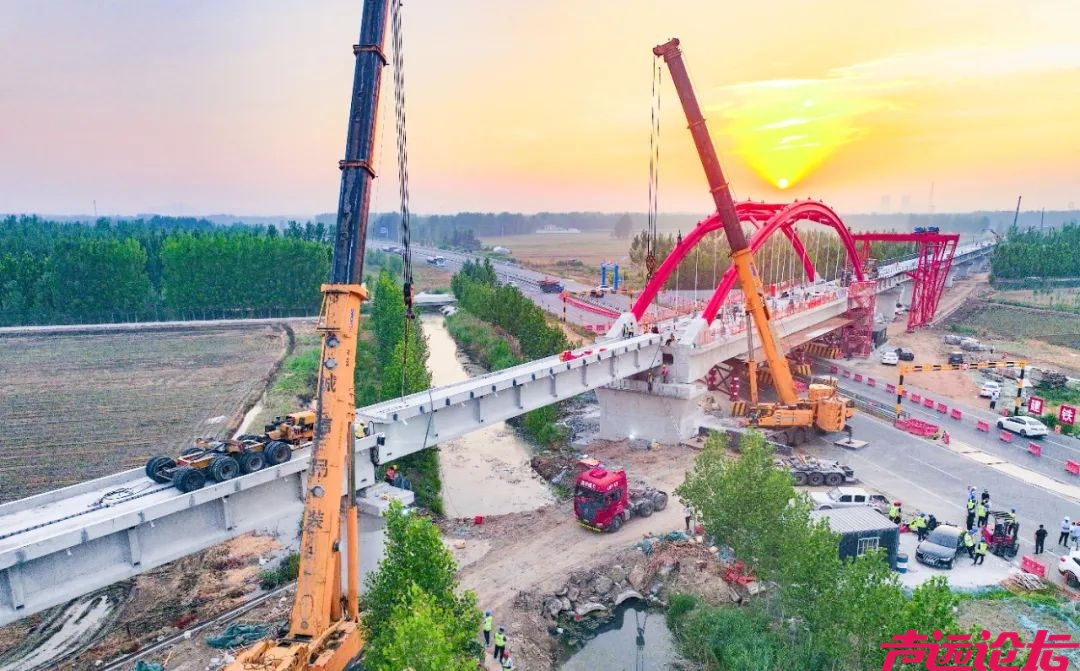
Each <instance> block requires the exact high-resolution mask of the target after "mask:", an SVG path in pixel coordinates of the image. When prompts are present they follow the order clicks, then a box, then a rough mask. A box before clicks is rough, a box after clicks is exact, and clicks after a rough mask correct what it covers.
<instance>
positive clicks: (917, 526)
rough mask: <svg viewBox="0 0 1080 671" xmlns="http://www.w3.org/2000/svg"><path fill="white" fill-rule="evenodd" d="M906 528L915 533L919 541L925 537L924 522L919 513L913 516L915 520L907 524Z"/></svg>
mask: <svg viewBox="0 0 1080 671" xmlns="http://www.w3.org/2000/svg"><path fill="white" fill-rule="evenodd" d="M908 527H909V528H910V529H911V530H912V531H914V532H915V535H916V536H918V537H919V540H922V539H923V538H925V537H926V520H925V519H924V518H923V514H922V513H921V512H920V513H919V514H918V515H916V516H915V519H913V520H911V522H910V523H908Z"/></svg>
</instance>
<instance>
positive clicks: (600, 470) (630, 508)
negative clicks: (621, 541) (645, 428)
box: [574, 465, 668, 533]
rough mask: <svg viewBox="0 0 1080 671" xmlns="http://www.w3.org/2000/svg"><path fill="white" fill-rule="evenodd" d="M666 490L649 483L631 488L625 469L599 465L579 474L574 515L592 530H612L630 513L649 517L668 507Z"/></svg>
mask: <svg viewBox="0 0 1080 671" xmlns="http://www.w3.org/2000/svg"><path fill="white" fill-rule="evenodd" d="M667 502H668V495H667V492H664V491H661V490H659V489H654V488H652V487H640V488H631V487H630V486H629V484H628V483H627V480H626V471H623V470H618V471H613V470H609V469H607V468H604V467H603V466H602V465H601V466H595V467H593V468H589V469H588V470H585V471H583V472H581V473H579V474H578V476H577V482H576V484H575V487H574V516H575V517H577V520H578V522H579V523H580V524H581V525H582V526H584V527H586V528H588V529H592V530H593V531H604V532H609V533H614V532H616V531H618V530H619V529H621V528H622V525H623V524H624V523H626V522H628V521H629V520H630V518H631V517H648V516H649V515H652V514H653V513H654V512H655V511H658V510H663V509H664V508H666V507H667Z"/></svg>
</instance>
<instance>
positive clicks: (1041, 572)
mask: <svg viewBox="0 0 1080 671" xmlns="http://www.w3.org/2000/svg"><path fill="white" fill-rule="evenodd" d="M1020 570H1021V571H1026V572H1027V573H1030V574H1032V575H1037V576H1039V577H1040V578H1046V564H1043V563H1042V562H1037V561H1035V560H1034V559H1032V558H1031V557H1026V556H1025V557H1023V558H1021V559H1020Z"/></svg>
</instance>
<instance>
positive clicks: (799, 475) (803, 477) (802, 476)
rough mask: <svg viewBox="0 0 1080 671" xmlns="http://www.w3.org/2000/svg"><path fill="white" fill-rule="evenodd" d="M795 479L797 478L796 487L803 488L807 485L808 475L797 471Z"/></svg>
mask: <svg viewBox="0 0 1080 671" xmlns="http://www.w3.org/2000/svg"><path fill="white" fill-rule="evenodd" d="M793 477H794V478H795V486H796V487H802V486H803V485H805V484H806V473H803V472H802V471H796V472H795V474H794V476H793Z"/></svg>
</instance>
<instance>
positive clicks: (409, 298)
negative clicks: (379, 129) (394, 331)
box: [390, 0, 416, 396]
mask: <svg viewBox="0 0 1080 671" xmlns="http://www.w3.org/2000/svg"><path fill="white" fill-rule="evenodd" d="M390 13H391V16H390V23H391V26H392V28H391V31H392V33H393V41H394V44H393V46H394V112H395V120H396V122H397V160H398V164H397V168H398V197H399V199H400V201H401V246H402V252H401V260H402V262H403V263H402V293H403V294H404V297H405V334H404V342H403V343H402V345H403V349H402V353H401V395H402V396H405V381H406V374H405V373H406V371H407V370H408V368H409V366H408V361H409V340H410V338H411V336H410V333H409V323H410V322H411V321H413V320H414V319H415V317H416V315H415V313H413V274H412V248H411V247H410V245H409V243H410V238H411V235H410V231H409V152H408V137H407V136H406V133H405V58H404V53H403V52H404V42H403V40H402V34H401V0H394V2H392V3H391V6H390Z"/></svg>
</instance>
